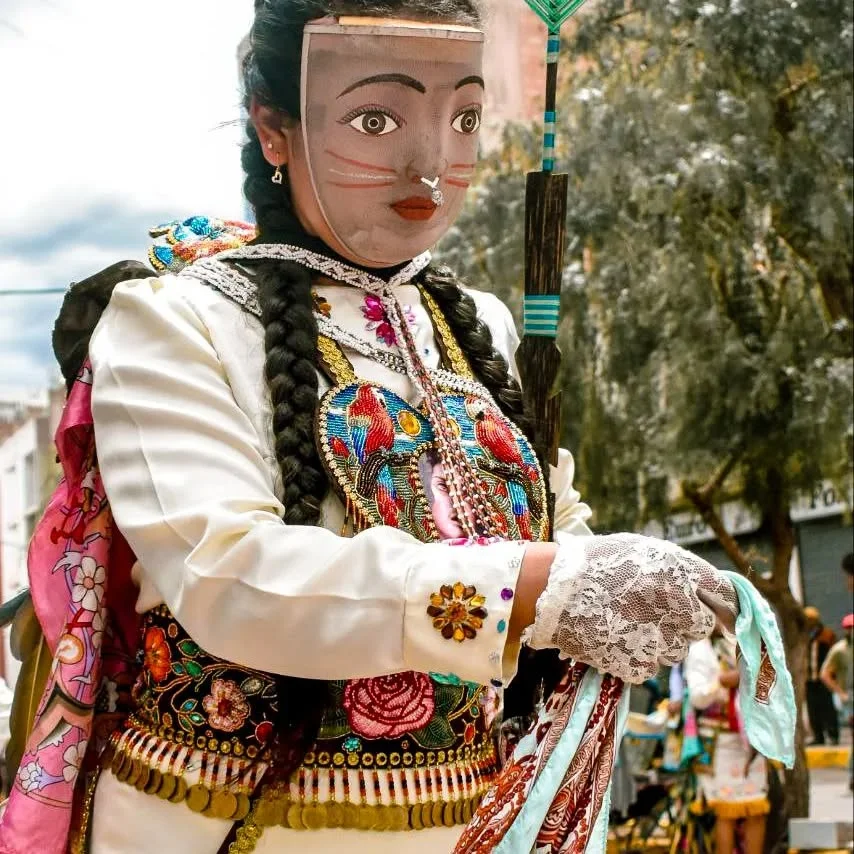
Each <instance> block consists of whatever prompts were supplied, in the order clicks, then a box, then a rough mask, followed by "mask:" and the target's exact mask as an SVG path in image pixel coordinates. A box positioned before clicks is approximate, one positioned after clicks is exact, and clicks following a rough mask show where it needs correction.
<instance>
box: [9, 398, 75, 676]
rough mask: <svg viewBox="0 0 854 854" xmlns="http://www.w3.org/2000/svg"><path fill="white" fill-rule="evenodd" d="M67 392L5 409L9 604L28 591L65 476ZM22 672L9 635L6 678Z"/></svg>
mask: <svg viewBox="0 0 854 854" xmlns="http://www.w3.org/2000/svg"><path fill="white" fill-rule="evenodd" d="M63 399H64V389H62V388H60V389H57V390H56V391H55V392H46V393H45V394H44V396H43V397H42V398H41V399H38V400H31V401H27V402H25V403H14V404H9V403H8V402H7V404H6V405H5V406H3V405H0V412H2V413H4V415H5V418H4V420H3V423H2V426H3V431H2V433H0V594H2V601H4V602H5V601H8V600H9V599H11V598H12V597H13V596H15V594H17V593H19V592H20V591H21V590H23V589H25V588H26V587H27V586H28V585H29V582H28V579H27V547H28V544H29V541H30V537H31V536H32V533H33V529H34V528H35V524H36V522H37V521H38V519H39V516H40V514H41V511H42V508H43V506H44V502H45V500H46V498H47V497H48V496H49V495H50V493H51V492H52V491H53V488H54V487H55V485H56V483H57V479H58V477H59V470H58V468H57V465H56V462H55V458H56V450H55V448H54V444H53V434H54V432H55V429H56V425H57V424H58V422H59V415H60V413H61V411H62V401H63ZM19 669H20V665H19V662H18V661H17V659H16V658H15V657H14V656H13V655H12V654H11V650H10V648H9V630H8V629H5V630H4V631H3V642H2V646H0V676H2V677H3V678H4V679H5V680H6V682H7V683H8V684H9V685H10V686H13V685H14V684H15V680H16V679H17V675H18V671H19Z"/></svg>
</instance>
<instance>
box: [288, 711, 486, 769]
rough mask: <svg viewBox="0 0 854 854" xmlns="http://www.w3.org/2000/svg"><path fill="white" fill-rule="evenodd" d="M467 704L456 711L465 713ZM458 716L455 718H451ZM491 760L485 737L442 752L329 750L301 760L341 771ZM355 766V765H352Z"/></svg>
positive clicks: (312, 764)
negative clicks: (353, 751)
mask: <svg viewBox="0 0 854 854" xmlns="http://www.w3.org/2000/svg"><path fill="white" fill-rule="evenodd" d="M478 696H479V695H478V694H476V695H475V697H474V698H473V699H472V703H474V702H475V701H476V698H477V697H478ZM470 707H471V704H470V705H469V706H468V707H466V708H463V709H461V710H460V712H465V711H467V710H468V708H470ZM455 716H457V717H458V716H459V715H455ZM350 756H353V757H355V759H354V760H352V761H348V759H349V757H350ZM494 760H495V748H494V746H493V744H492V740H491V739H490V738H489V736H488V735H486V734H485V735H484V736H483V740H482V742H481V743H480V744H471V745H469V744H466V745H465V746H463V747H458V748H450V749H448V750H447V751H445V750H439V751H438V752H437V751H434V750H420V749H419V750H406V751H403V752H400V753H399V752H393V753H390V754H386V753H371V752H368V751H363V752H361V753H358V754H353V753H351V754H345V753H344V752H343V751H340V750H339V751H336V752H334V753H330V752H329V751H326V750H324V751H321V752H319V753H315V752H314V751H313V750H312V751H309V752H308V753H306V755H305V757H304V758H303V761H302V765H303V768H329V767H330V766H331V767H333V768H343V767H344V766H345V765H348V764H349V766H350V767H351V768H356V767H359V768H370V767H371V766H372V765H374V764H375V765H376V766H377V767H379V768H386V767H388V768H400V769H404V768H431V767H441V766H443V765H446V764H448V763H449V762H465V763H471V764H480V763H488V762H493V761H494ZM353 763H355V764H353Z"/></svg>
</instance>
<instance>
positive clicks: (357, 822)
mask: <svg viewBox="0 0 854 854" xmlns="http://www.w3.org/2000/svg"><path fill="white" fill-rule="evenodd" d="M482 798H483V794H482V793H481V794H477V795H473V796H472V797H466V798H459V799H457V800H455V801H428V802H426V803H423V804H412V805H411V806H398V805H395V804H389V805H386V804H353V803H343V804H342V803H338V802H334V801H330V802H325V803H324V802H317V803H311V804H304V803H298V802H295V801H292V800H290V798H289V797H288V796H287V794H286V793H285V792H284V790H283V789H281V788H277V787H270V786H267V787H265V788H264V790H263V792H262V794H261V796H260V797H259V798H258V800H257V801H256V802H255V804H254V806H253V807H252V810H251V812H250V814H249V816H248V817H247V819H246V821H245V823H244V825H243V827H241V828H240V829H239V830H238V831H237V838H236V839H235V841H234V842H232V843H231V845H230V846H229V849H228V850H229V854H250V852H252V851H254V850H255V846H256V845H257V843H258V840H259V839H260V838H261V835H262V834H263V832H264V830H265V828H267V827H277V826H280V827H286V828H288V829H290V830H323V829H326V828H330V829H332V828H343V829H346V830H369V831H374V832H379V831H386V830H388V831H394V832H400V831H405V830H424V829H425V828H430V827H455V826H457V825H464V824H468V823H469V822H470V821H471V818H472V815H473V814H474V812H475V811H476V810H477V808H478V806H479V804H480V802H481V800H482Z"/></svg>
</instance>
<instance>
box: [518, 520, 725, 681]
mask: <svg viewBox="0 0 854 854" xmlns="http://www.w3.org/2000/svg"><path fill="white" fill-rule="evenodd" d="M705 602H714V603H715V604H716V606H719V607H720V608H721V609H722V610H724V611H726V612H727V613H729V614H731V613H737V597H736V595H735V591H734V590H733V589H732V585H731V584H730V583H729V582H728V580H727V579H726V578H725V577H724V576H723V575H722V574H721V573H720V572H718V571H717V570H716V569H715V568H714V567H713V566H712V565H711V564H709V563H707V562H706V561H704V560H702V559H701V558H698V557H697V556H696V555H693V554H691V553H690V552H687V551H685V550H684V549H682V548H680V547H679V546H677V545H675V544H673V543H670V542H667V541H665V540H656V539H653V538H651V537H643V536H640V535H637V534H612V535H607V536H590V537H575V538H569V537H567V538H562V542H561V544H560V546H559V548H558V553H557V556H556V557H555V560H554V562H553V564H552V569H551V573H550V575H549V580H548V584H547V585H546V589H545V591H544V592H543V594H542V595H541V596H540V599H539V601H538V602H537V609H536V620H535V623H534V626H533V628H532V630H531V632H530V645H531V646H532V647H533V648H535V649H542V648H549V647H553V648H557V649H558V650H560V652H561V653H562V654H563V655H566V656H569V657H571V658H574V659H576V660H578V661H582V662H584V663H586V664H590V665H592V666H593V667H595V668H596V669H597V670H600V671H602V672H604V673H611V674H612V675H614V676H617V677H619V678H620V679H623V680H624V681H626V682H630V683H640V682H643V681H645V680H646V679H649V678H651V677H653V676H654V675H655V674H656V672H657V671H658V668H659V666H660V665H662V664H675V663H677V662H679V661H681V660H683V659H684V658H685V656H686V655H687V653H688V645H689V643H690V642H692V641H697V640H701V639H702V638H705V637H708V636H709V635H710V634H711V633H712V630H713V629H714V627H715V624H716V616H715V613H714V612H713V611H712V610H711V608H710V607H707V605H706V604H704V603H705Z"/></svg>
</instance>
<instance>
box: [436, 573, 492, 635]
mask: <svg viewBox="0 0 854 854" xmlns="http://www.w3.org/2000/svg"><path fill="white" fill-rule="evenodd" d="M485 604H486V597H485V596H479V595H478V592H477V589H476V588H475V587H472V586H471V585H468V586H466V585H465V584H463V583H462V582H461V581H458V582H457V583H456V584H454V585H453V586H452V585H450V584H443V585H442V586H441V587H440V588H439V592H438V593H434V594H433V595H432V596H431V597H430V606H429V607H428V608H427V615H428V616H430V617H432V618H433V628H434V629H437V630H438V631H440V632H441V633H442V637H443V638H445V639H446V640H452V639H453V640H455V641H457V643H462V642H463V641H464V640H466V638H468V639H472V638H474V637H477V631H478V629H482V628H483V621H484V620H485V619H486V617H487V614H488V611H487V610H486V608H484V607H483V606H484V605H485Z"/></svg>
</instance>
